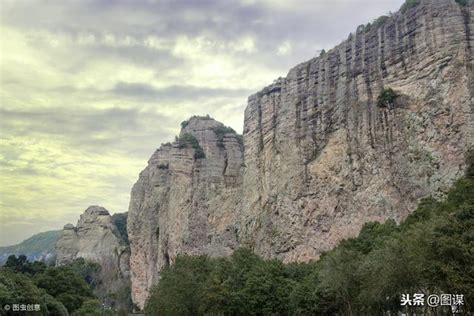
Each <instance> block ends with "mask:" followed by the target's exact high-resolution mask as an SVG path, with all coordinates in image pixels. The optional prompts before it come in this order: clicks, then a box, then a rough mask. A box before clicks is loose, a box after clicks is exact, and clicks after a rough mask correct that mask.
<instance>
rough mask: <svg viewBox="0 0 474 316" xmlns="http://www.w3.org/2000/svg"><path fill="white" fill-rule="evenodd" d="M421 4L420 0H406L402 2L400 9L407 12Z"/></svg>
mask: <svg viewBox="0 0 474 316" xmlns="http://www.w3.org/2000/svg"><path fill="white" fill-rule="evenodd" d="M419 4H420V0H405V3H403V4H402V6H401V8H400V11H401V12H402V13H405V12H407V11H408V10H409V9H411V8H414V7H416V6H417V5H419Z"/></svg>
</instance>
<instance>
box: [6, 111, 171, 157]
mask: <svg viewBox="0 0 474 316" xmlns="http://www.w3.org/2000/svg"><path fill="white" fill-rule="evenodd" d="M0 116H1V117H2V120H3V121H2V126H1V129H0V130H1V131H2V133H3V134H4V135H5V134H8V135H9V136H10V137H16V136H28V135H31V136H34V137H39V138H43V137H54V138H61V139H64V140H65V141H66V142H67V143H69V144H70V146H73V147H74V148H79V149H82V150H85V151H86V152H95V153H99V152H104V151H113V150H120V151H122V152H124V153H129V154H134V155H138V156H139V157H140V158H142V159H143V158H145V157H146V155H148V154H150V153H151V152H152V151H153V149H154V148H155V147H156V146H157V145H159V143H157V139H160V138H161V139H162V140H161V141H162V142H164V141H166V140H167V139H170V138H171V135H170V134H169V133H168V132H167V131H166V130H163V129H162V128H160V127H159V125H157V124H156V122H166V121H169V119H168V118H167V117H165V116H163V115H161V114H157V113H154V112H152V111H142V110H140V109H121V108H110V109H106V110H100V109H89V110H81V109H64V108H55V109H47V110H27V111H17V110H7V109H0ZM161 127H162V126H161ZM7 132H8V133H7ZM19 154H20V150H19V149H18V150H16V151H14V152H5V155H8V156H6V158H7V159H6V161H9V160H14V159H15V157H18V156H19Z"/></svg>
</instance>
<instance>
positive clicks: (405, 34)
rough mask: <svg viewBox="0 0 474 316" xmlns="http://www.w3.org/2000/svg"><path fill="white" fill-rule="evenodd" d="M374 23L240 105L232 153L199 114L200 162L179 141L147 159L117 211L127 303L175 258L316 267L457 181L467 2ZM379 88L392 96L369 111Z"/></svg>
mask: <svg viewBox="0 0 474 316" xmlns="http://www.w3.org/2000/svg"><path fill="white" fill-rule="evenodd" d="M379 22H380V23H377V25H373V26H371V27H370V28H367V27H366V28H365V29H364V28H362V27H361V28H359V29H358V31H357V32H356V33H355V34H351V35H350V36H349V38H348V39H347V40H346V41H344V42H343V43H341V44H340V45H338V46H336V47H335V48H334V49H332V50H330V51H329V52H327V53H325V54H324V55H322V56H320V57H318V58H315V59H312V60H310V61H308V62H305V63H302V64H300V65H298V66H296V67H295V68H293V69H292V70H290V72H289V73H288V75H287V77H285V78H280V79H278V80H277V81H276V82H274V83H273V84H272V85H270V86H268V87H267V88H265V89H263V90H262V91H260V92H259V93H257V94H255V95H253V96H251V97H250V98H249V101H248V106H247V109H246V110H245V122H244V135H243V140H244V148H245V151H244V152H242V150H241V146H240V145H239V142H238V138H237V137H236V135H235V134H233V133H229V134H225V136H224V137H223V138H219V137H218V136H217V134H216V133H215V132H214V129H215V126H218V125H220V123H217V122H215V121H214V120H205V119H203V118H194V119H191V120H190V121H189V123H188V124H187V125H186V124H184V125H186V126H185V127H184V128H183V130H182V132H181V135H184V134H186V133H190V134H192V135H194V136H195V137H196V139H197V140H198V141H199V144H200V146H201V147H202V149H203V151H204V154H205V158H196V157H201V155H197V156H196V151H199V150H198V149H193V148H192V146H191V145H186V146H182V145H180V144H179V142H175V143H173V144H169V145H163V146H162V147H160V149H159V150H157V151H156V152H155V154H154V155H153V156H152V157H151V159H150V161H149V163H148V166H147V168H146V169H145V170H144V171H143V172H142V173H141V174H140V178H139V180H138V182H137V183H136V184H135V186H134V188H133V190H132V197H131V203H130V210H129V218H130V219H129V224H128V232H129V236H130V245H131V252H132V254H131V261H130V262H131V272H132V296H133V299H134V302H135V303H137V304H138V306H140V307H142V306H143V304H144V302H145V299H146V296H147V295H148V289H149V287H150V286H151V285H152V284H153V283H155V282H156V281H157V280H158V276H159V270H160V269H161V268H162V267H163V266H164V265H166V264H170V263H172V262H173V260H174V258H175V257H176V255H177V254H178V253H189V254H198V253H207V254H210V255H227V254H229V253H230V252H231V251H232V250H233V249H234V248H235V247H236V246H238V245H246V246H250V247H252V248H253V249H254V250H255V251H256V252H257V253H258V254H260V255H263V256H265V257H277V258H280V259H282V260H284V261H286V262H288V261H294V260H309V259H313V258H317V257H318V256H319V254H320V253H321V252H322V251H325V250H328V249H330V248H332V247H333V246H334V245H335V244H336V243H337V242H338V241H340V240H341V239H343V238H346V237H350V236H354V235H356V234H357V232H358V231H359V229H360V228H361V226H362V225H363V223H365V222H367V221H374V220H375V221H384V220H386V219H389V218H392V219H395V220H397V221H398V220H401V219H402V218H404V217H405V216H407V215H408V214H409V212H410V211H412V210H413V208H414V206H415V204H416V202H417V200H419V199H420V198H421V197H424V196H427V195H429V194H433V195H434V196H439V197H440V196H442V195H443V192H444V191H445V190H446V189H447V188H448V187H449V185H450V184H451V183H452V182H453V181H454V180H455V179H456V178H458V177H459V176H461V174H462V172H463V169H464V167H465V166H464V153H465V151H466V150H467V149H468V148H470V147H472V146H473V144H474V117H473V111H474V109H473V94H474V86H473V55H472V47H473V44H474V42H473V35H472V34H473V31H474V29H473V26H474V22H473V5H472V4H471V5H470V6H466V7H463V6H461V5H459V4H457V3H456V2H455V1H454V0H453V1H451V0H424V1H420V4H418V5H417V6H415V7H414V8H410V9H408V10H406V12H404V13H396V14H394V15H393V16H391V17H389V18H388V19H386V20H384V21H379ZM387 88H391V89H393V90H395V91H396V92H397V93H398V95H399V96H398V97H397V98H395V99H394V100H393V102H389V104H385V105H384V104H380V105H383V106H380V105H378V97H379V95H380V94H381V93H382V91H384V89H387ZM219 139H221V140H219ZM242 155H243V157H242ZM243 162H244V164H243Z"/></svg>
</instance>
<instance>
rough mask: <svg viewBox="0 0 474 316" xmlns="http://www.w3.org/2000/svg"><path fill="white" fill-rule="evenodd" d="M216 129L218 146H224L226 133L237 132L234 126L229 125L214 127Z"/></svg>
mask: <svg viewBox="0 0 474 316" xmlns="http://www.w3.org/2000/svg"><path fill="white" fill-rule="evenodd" d="M212 130H213V131H214V134H216V136H217V146H218V147H224V136H225V134H236V132H235V131H234V129H233V128H232V127H227V126H224V125H222V126H217V127H214V128H213V129H212Z"/></svg>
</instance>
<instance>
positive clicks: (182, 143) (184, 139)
mask: <svg viewBox="0 0 474 316" xmlns="http://www.w3.org/2000/svg"><path fill="white" fill-rule="evenodd" d="M176 140H177V142H178V147H179V148H184V147H186V146H188V145H191V147H192V148H194V158H195V159H200V158H205V157H206V155H205V154H204V150H203V149H202V147H201V145H199V141H198V140H197V138H196V137H194V135H192V134H190V133H183V134H181V135H180V136H179V137H177V138H176Z"/></svg>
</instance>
